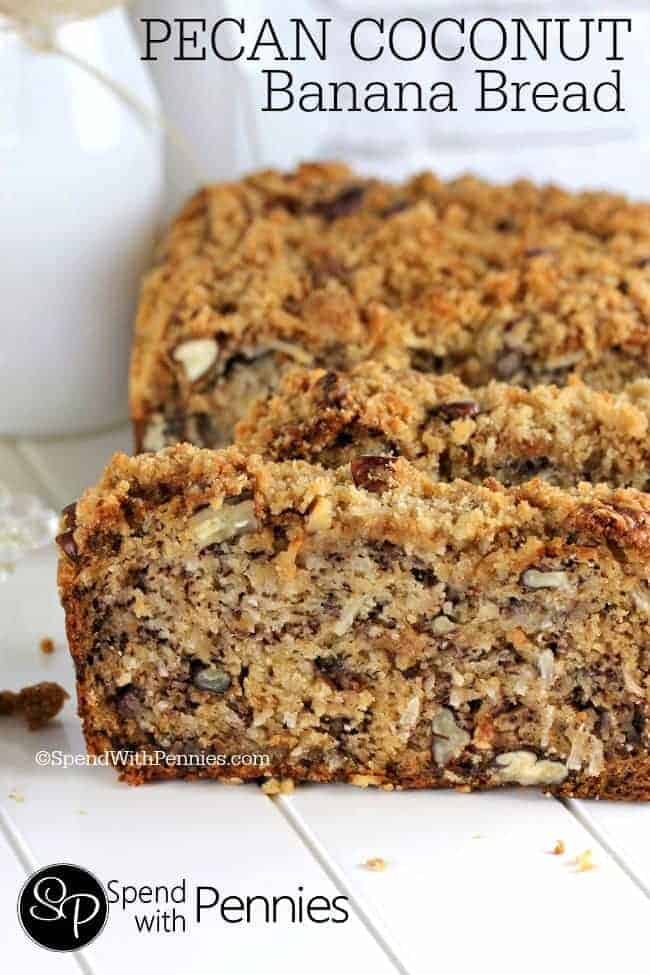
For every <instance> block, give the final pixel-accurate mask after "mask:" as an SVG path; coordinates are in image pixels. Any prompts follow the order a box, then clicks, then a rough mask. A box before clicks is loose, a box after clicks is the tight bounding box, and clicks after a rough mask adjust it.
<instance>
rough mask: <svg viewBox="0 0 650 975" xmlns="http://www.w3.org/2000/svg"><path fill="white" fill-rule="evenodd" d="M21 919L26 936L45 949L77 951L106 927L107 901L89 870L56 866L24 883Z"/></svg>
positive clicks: (20, 895)
mask: <svg viewBox="0 0 650 975" xmlns="http://www.w3.org/2000/svg"><path fill="white" fill-rule="evenodd" d="M18 917H19V919H20V923H21V924H22V927H23V931H24V932H25V934H27V935H29V937H30V938H31V939H32V941H35V942H36V944H38V945H40V946H41V947H42V948H49V950H50V951H74V950H75V949H77V948H83V947H84V946H85V945H87V944H89V943H90V942H91V941H92V940H93V939H94V938H96V937H97V935H98V934H99V932H100V931H101V930H102V928H103V927H104V925H105V924H106V918H107V917H108V898H107V896H106V891H105V890H104V888H103V887H102V885H101V884H100V882H99V880H97V877H95V876H94V875H93V874H92V873H89V871H88V870H84V868H83V867H75V866H74V865H73V864H72V863H53V864H52V866H50V867H43V869H42V870H37V871H36V873H33V874H32V875H31V877H29V878H28V879H27V880H26V881H25V884H24V885H23V889H22V890H21V892H20V894H19V896H18Z"/></svg>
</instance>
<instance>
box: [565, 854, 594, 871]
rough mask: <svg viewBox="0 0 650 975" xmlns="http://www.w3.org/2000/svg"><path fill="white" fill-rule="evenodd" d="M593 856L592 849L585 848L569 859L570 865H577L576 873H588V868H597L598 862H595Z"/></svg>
mask: <svg viewBox="0 0 650 975" xmlns="http://www.w3.org/2000/svg"><path fill="white" fill-rule="evenodd" d="M592 856H593V854H592V852H591V850H584V851H583V852H582V853H579V854H578V856H577V857H575V858H574V859H573V860H571V861H569V863H570V866H572V867H575V872H576V873H587V871H588V870H595V869H596V864H595V863H594V862H593V859H592Z"/></svg>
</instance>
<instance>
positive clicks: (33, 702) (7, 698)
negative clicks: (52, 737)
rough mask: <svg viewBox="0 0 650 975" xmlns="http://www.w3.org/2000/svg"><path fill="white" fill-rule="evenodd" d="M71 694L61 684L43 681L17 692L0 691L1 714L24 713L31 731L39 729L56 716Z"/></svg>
mask: <svg viewBox="0 0 650 975" xmlns="http://www.w3.org/2000/svg"><path fill="white" fill-rule="evenodd" d="M69 696H70V695H69V694H68V693H67V691H65V690H64V689H63V688H62V687H61V685H60V684H55V683H54V682H53V681H42V682H41V683H40V684H32V685H31V686H30V687H23V689H22V690H21V691H18V692H17V693H16V692H14V691H0V715H12V714H16V715H18V714H22V716H23V717H24V718H25V721H26V722H27V727H28V728H29V730H30V731H38V729H39V728H42V727H43V726H44V725H46V724H47V723H48V721H51V720H52V718H55V717H56V716H57V714H58V713H59V711H60V710H61V708H62V707H63V705H64V703H65V701H66V700H67V699H68V697H69Z"/></svg>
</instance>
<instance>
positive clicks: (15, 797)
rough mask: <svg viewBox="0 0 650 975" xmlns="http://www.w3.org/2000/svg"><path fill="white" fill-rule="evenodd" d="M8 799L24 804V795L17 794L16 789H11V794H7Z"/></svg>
mask: <svg viewBox="0 0 650 975" xmlns="http://www.w3.org/2000/svg"><path fill="white" fill-rule="evenodd" d="M9 798H10V799H13V801H14V802H24V801H25V797H24V795H23V794H22V792H18V790H17V789H12V790H11V792H10V793H9Z"/></svg>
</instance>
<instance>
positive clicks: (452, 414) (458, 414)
mask: <svg viewBox="0 0 650 975" xmlns="http://www.w3.org/2000/svg"><path fill="white" fill-rule="evenodd" d="M480 412H481V409H480V407H479V405H478V403H475V402H474V400H469V399H468V400H459V401H458V402H456V403H441V404H440V406H438V407H437V408H436V409H435V410H434V414H437V415H438V416H440V417H442V419H443V420H446V421H447V422H448V423H451V421H452V420H460V419H463V418H465V417H470V418H471V417H474V416H478V415H479V413H480Z"/></svg>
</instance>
